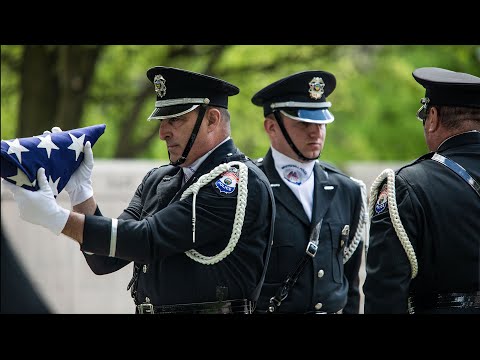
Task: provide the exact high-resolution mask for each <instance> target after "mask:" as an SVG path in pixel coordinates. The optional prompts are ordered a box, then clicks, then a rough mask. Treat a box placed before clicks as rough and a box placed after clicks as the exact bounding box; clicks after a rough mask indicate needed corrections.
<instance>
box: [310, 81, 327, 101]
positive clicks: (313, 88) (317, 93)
mask: <svg viewBox="0 0 480 360" xmlns="http://www.w3.org/2000/svg"><path fill="white" fill-rule="evenodd" d="M308 85H309V86H310V89H309V90H308V92H309V93H310V97H311V98H312V99H315V100H318V99H320V98H321V97H322V95H323V93H324V91H323V88H324V87H325V83H324V82H323V79H322V78H321V77H314V78H313V79H312V80H310V82H309V83H308Z"/></svg>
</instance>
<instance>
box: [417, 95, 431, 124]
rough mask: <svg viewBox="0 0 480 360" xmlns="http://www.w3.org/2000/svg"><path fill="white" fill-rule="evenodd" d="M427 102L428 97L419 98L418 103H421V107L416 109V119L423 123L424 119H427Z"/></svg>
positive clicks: (428, 100)
mask: <svg viewBox="0 0 480 360" xmlns="http://www.w3.org/2000/svg"><path fill="white" fill-rule="evenodd" d="M429 102H430V99H429V98H427V97H424V98H422V99H420V104H422V107H421V108H420V109H418V111H417V119H418V120H420V121H421V122H422V123H425V120H427V115H428V103H429Z"/></svg>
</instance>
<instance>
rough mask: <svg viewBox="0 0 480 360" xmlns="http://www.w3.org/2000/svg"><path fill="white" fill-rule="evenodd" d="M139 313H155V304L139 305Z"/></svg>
mask: <svg viewBox="0 0 480 360" xmlns="http://www.w3.org/2000/svg"><path fill="white" fill-rule="evenodd" d="M137 308H138V313H139V314H153V304H149V303H146V304H140V305H137Z"/></svg>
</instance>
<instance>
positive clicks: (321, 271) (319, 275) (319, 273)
mask: <svg viewBox="0 0 480 360" xmlns="http://www.w3.org/2000/svg"><path fill="white" fill-rule="evenodd" d="M323 275H325V271H323V270H322V269H320V270H318V277H319V278H322V277H323Z"/></svg>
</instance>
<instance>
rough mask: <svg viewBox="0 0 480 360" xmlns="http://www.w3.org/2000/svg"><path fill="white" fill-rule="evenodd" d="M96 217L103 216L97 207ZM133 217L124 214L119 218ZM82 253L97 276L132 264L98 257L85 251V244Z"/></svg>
mask: <svg viewBox="0 0 480 360" xmlns="http://www.w3.org/2000/svg"><path fill="white" fill-rule="evenodd" d="M94 215H95V216H102V213H101V212H100V209H99V208H98V207H97V210H96V211H95V214H94ZM130 216H131V215H129V214H128V213H125V212H124V213H122V215H120V217H119V218H128V217H130ZM81 249H82V253H83V255H84V256H85V260H86V261H87V264H88V266H89V267H90V269H91V270H92V271H93V272H94V273H95V274H96V275H104V274H110V273H112V272H115V271H117V270H120V269H121V268H123V267H125V266H126V265H128V264H129V263H130V261H127V260H122V259H118V258H114V257H108V256H102V255H96V254H93V253H90V252H86V251H83V244H82V247H81Z"/></svg>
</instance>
